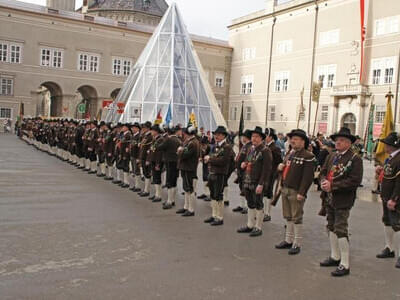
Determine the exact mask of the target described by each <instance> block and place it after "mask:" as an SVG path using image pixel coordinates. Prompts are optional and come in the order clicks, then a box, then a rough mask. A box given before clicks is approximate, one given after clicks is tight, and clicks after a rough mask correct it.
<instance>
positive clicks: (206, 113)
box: [105, 3, 226, 130]
mask: <svg viewBox="0 0 400 300" xmlns="http://www.w3.org/2000/svg"><path fill="white" fill-rule="evenodd" d="M117 103H124V104H125V109H124V112H123V113H122V114H119V113H118V112H117V110H118V107H117ZM170 105H171V112H172V113H171V115H172V121H171V122H172V124H173V125H177V124H182V125H183V126H186V124H187V123H188V119H189V115H190V113H192V112H194V114H195V116H196V120H197V124H198V126H199V127H204V129H205V130H214V129H215V128H216V127H217V125H223V126H226V122H225V120H224V118H223V116H222V114H221V111H220V109H219V107H218V104H217V101H216V100H215V96H214V93H213V92H212V90H211V87H210V86H209V83H208V81H207V80H206V79H205V75H204V71H203V69H202V67H201V64H200V60H199V58H198V57H197V54H196V52H195V50H194V47H193V44H192V41H191V39H190V36H189V34H188V32H187V30H186V26H185V24H184V23H183V21H182V17H181V15H180V12H179V10H178V8H177V6H176V4H175V3H173V4H172V5H171V6H170V7H169V9H168V11H167V12H166V13H165V15H164V17H163V18H162V20H161V22H160V24H159V26H158V27H157V28H156V30H155V31H154V33H153V36H152V37H151V38H150V40H149V42H148V43H147V45H146V47H145V48H144V50H143V52H142V54H141V55H140V57H139V59H138V61H137V62H136V64H135V66H134V68H133V70H132V72H131V74H130V75H129V77H128V79H127V80H126V82H125V83H124V85H123V87H122V89H121V91H120V93H119V95H118V97H117V98H116V100H115V102H114V103H113V104H112V105H111V106H110V107H109V110H108V113H107V115H106V118H105V119H106V121H107V122H114V123H117V122H123V123H126V122H129V123H133V122H142V123H143V122H145V121H151V122H153V121H154V120H155V119H156V116H157V114H158V112H159V111H161V115H162V117H163V119H164V120H163V121H164V122H165V116H166V115H167V111H168V108H169V106H170Z"/></svg>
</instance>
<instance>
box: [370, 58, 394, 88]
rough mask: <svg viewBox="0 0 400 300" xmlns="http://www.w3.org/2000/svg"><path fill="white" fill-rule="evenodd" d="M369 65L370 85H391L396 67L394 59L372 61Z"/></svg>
mask: <svg viewBox="0 0 400 300" xmlns="http://www.w3.org/2000/svg"><path fill="white" fill-rule="evenodd" d="M371 65H372V68H371V83H372V84H374V85H379V84H391V83H393V82H394V68H395V65H396V57H384V58H377V59H373V60H372V62H371Z"/></svg>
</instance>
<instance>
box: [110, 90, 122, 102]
mask: <svg viewBox="0 0 400 300" xmlns="http://www.w3.org/2000/svg"><path fill="white" fill-rule="evenodd" d="M120 90H121V89H115V90H113V91H112V92H111V95H110V96H111V98H112V99H113V100H115V99H117V97H118V94H119V91H120Z"/></svg>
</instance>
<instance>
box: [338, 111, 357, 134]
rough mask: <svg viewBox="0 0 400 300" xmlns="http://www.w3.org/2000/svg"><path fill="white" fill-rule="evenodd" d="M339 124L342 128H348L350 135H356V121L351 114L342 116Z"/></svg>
mask: <svg viewBox="0 0 400 300" xmlns="http://www.w3.org/2000/svg"><path fill="white" fill-rule="evenodd" d="M341 124H342V127H347V128H349V129H350V131H351V133H352V134H355V133H356V126H357V119H356V116H355V115H354V114H353V113H347V114H344V115H343V117H342V122H341Z"/></svg>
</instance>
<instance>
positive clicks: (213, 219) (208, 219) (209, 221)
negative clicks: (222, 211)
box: [204, 217, 215, 223]
mask: <svg viewBox="0 0 400 300" xmlns="http://www.w3.org/2000/svg"><path fill="white" fill-rule="evenodd" d="M214 221H215V218H214V217H209V218H207V219H205V220H204V223H212V222H214Z"/></svg>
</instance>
